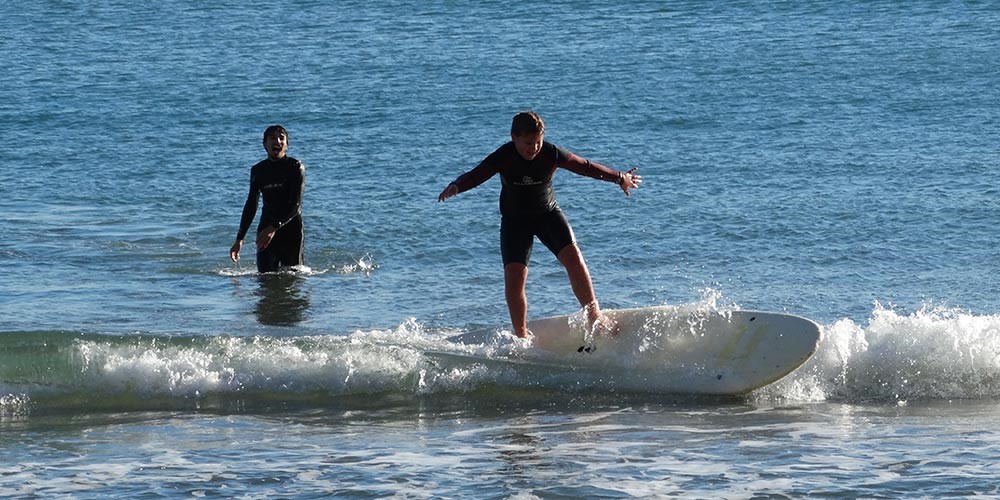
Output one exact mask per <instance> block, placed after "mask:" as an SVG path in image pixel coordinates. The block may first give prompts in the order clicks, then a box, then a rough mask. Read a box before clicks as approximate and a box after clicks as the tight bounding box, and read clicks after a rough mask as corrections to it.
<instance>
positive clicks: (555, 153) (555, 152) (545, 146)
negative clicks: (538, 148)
mask: <svg viewBox="0 0 1000 500" xmlns="http://www.w3.org/2000/svg"><path fill="white" fill-rule="evenodd" d="M542 153H543V154H545V155H547V156H548V157H551V158H552V160H553V161H554V162H556V163H563V162H565V161H566V160H567V159H569V157H570V155H571V154H572V153H570V152H569V151H567V150H566V149H563V148H561V147H559V146H556V145H555V144H552V143H551V142H548V141H545V142H543V143H542Z"/></svg>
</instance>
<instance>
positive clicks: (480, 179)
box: [452, 157, 498, 193]
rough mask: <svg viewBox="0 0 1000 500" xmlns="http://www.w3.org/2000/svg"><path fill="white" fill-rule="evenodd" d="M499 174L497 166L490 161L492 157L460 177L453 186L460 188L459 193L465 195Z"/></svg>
mask: <svg viewBox="0 0 1000 500" xmlns="http://www.w3.org/2000/svg"><path fill="white" fill-rule="evenodd" d="M497 172H498V169H497V166H496V164H495V163H494V162H492V161H490V157H487V158H486V159H485V160H483V161H482V162H480V163H479V165H476V168H474V169H472V170H469V171H468V172H466V173H464V174H462V175H460V176H458V178H457V179H455V180H454V181H453V182H452V184H454V185H455V186H456V187H458V192H459V193H464V192H465V191H468V190H470V189H472V188H474V187H476V186H478V185H480V184H482V183H484V182H486V181H487V180H489V178H490V177H493V176H494V175H496V173H497Z"/></svg>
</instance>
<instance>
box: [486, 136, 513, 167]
mask: <svg viewBox="0 0 1000 500" xmlns="http://www.w3.org/2000/svg"><path fill="white" fill-rule="evenodd" d="M516 154H517V149H516V148H515V147H514V143H513V142H507V143H505V144H503V145H501V146H500V147H498V148H497V149H496V150H494V151H493V152H492V153H490V154H489V156H487V157H486V159H485V160H483V162H484V163H487V164H493V165H497V164H502V163H506V162H507V161H509V160H510V158H511V155H516Z"/></svg>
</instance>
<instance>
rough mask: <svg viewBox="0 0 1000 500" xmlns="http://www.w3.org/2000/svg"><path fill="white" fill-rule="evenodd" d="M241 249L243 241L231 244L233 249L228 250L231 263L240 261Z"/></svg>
mask: <svg viewBox="0 0 1000 500" xmlns="http://www.w3.org/2000/svg"><path fill="white" fill-rule="evenodd" d="M241 249H243V240H236V243H233V247H232V248H230V249H229V258H230V259H233V262H239V261H240V250H241Z"/></svg>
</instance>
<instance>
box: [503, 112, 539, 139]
mask: <svg viewBox="0 0 1000 500" xmlns="http://www.w3.org/2000/svg"><path fill="white" fill-rule="evenodd" d="M544 132H545V122H543V121H542V117H540V116H538V114H537V113H535V112H534V111H522V112H520V113H518V114H516V115H514V120H513V121H512V122H511V124H510V135H513V136H515V137H520V136H522V135H538V134H542V133H544Z"/></svg>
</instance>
